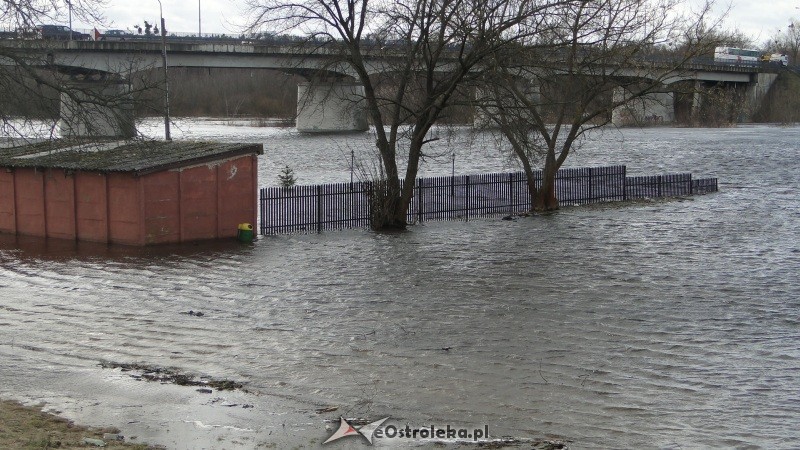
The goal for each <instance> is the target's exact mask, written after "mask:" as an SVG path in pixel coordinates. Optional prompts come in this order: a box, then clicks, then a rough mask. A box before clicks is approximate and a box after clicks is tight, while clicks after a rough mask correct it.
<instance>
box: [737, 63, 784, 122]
mask: <svg viewBox="0 0 800 450" xmlns="http://www.w3.org/2000/svg"><path fill="white" fill-rule="evenodd" d="M777 79H778V74H777V73H763V72H762V73H757V74H753V76H752V81H750V83H749V84H748V85H747V107H746V108H745V111H744V115H743V117H741V118H740V119H741V121H742V122H750V121H752V120H753V116H754V115H755V113H756V111H758V109H759V108H760V107H761V104H762V103H763V102H764V99H765V98H766V96H767V94H768V93H769V90H770V88H771V87H772V85H773V84H774V83H775V80H777Z"/></svg>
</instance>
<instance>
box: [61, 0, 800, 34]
mask: <svg viewBox="0 0 800 450" xmlns="http://www.w3.org/2000/svg"><path fill="white" fill-rule="evenodd" d="M689 1H691V2H693V3H697V2H700V1H701V0H689ZM161 2H162V4H163V7H164V18H165V20H166V23H167V29H168V30H170V31H185V32H196V31H197V29H198V6H199V10H200V13H201V19H202V31H203V32H204V33H206V32H210V33H237V32H238V31H239V28H238V26H237V25H241V24H242V23H243V16H242V10H243V2H242V1H241V0H199V1H198V0H161ZM728 6H730V13H729V16H728V18H727V20H726V22H725V24H726V28H728V29H734V28H736V29H739V30H741V31H743V32H745V33H746V34H748V35H749V36H751V37H752V38H753V40H754V41H755V42H756V43H757V44H760V43H762V42H764V41H766V40H767V39H769V38H770V37H772V36H774V35H775V33H776V31H777V30H778V29H781V30H785V29H786V26H787V25H788V24H789V21H790V20H791V19H793V18H797V17H800V10H798V9H797V7H800V0H770V1H768V2H765V1H763V0H731V1H730V2H729V3H728V2H725V1H724V0H723V1H720V2H719V4H718V5H717V6H716V7H715V12H716V13H718V14H721V13H722V12H723V11H724V10H725V9H726V8H727V7H728ZM105 15H106V17H107V18H108V19H109V20H110V21H112V22H113V25H112V26H111V27H109V28H122V29H126V28H132V27H133V25H142V23H143V21H144V20H147V21H148V22H150V23H158V18H159V9H158V0H109V4H108V8H107V9H106V11H105ZM91 26H92V25H91V24H84V23H75V24H74V27H75V28H91Z"/></svg>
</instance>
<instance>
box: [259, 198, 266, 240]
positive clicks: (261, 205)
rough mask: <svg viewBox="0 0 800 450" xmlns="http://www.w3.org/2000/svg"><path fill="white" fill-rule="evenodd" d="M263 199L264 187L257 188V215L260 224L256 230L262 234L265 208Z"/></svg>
mask: <svg viewBox="0 0 800 450" xmlns="http://www.w3.org/2000/svg"><path fill="white" fill-rule="evenodd" d="M265 203H266V202H265V201H264V188H261V189H259V190H258V215H259V216H260V217H261V224H259V227H258V232H259V233H260V234H261V235H262V236H263V235H264V234H266V233H264V223H265V221H264V212H265V211H264V210H265V209H266V208H265V206H266V204H265Z"/></svg>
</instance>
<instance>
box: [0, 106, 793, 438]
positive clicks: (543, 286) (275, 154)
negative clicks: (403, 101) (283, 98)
mask: <svg viewBox="0 0 800 450" xmlns="http://www.w3.org/2000/svg"><path fill="white" fill-rule="evenodd" d="M157 124H158V121H157V120H155V121H153V122H152V123H148V124H145V125H146V126H149V127H150V130H151V132H152V133H153V134H157V132H158V129H157ZM224 125H225V124H224V123H221V122H214V121H184V122H181V123H179V126H178V127H177V128H178V130H177V131H175V130H173V136H178V137H179V138H184V139H185V138H192V139H194V138H213V139H219V140H225V141H241V142H263V143H264V144H265V155H264V156H263V157H262V160H261V163H260V164H261V167H260V177H261V180H260V183H261V184H262V185H274V184H277V175H278V173H279V170H280V169H281V168H283V167H285V166H286V165H288V166H290V167H291V168H292V169H293V170H294V172H295V175H296V177H297V178H298V182H299V183H314V182H329V181H349V177H350V163H351V152H352V154H353V155H354V156H355V158H356V160H357V161H360V162H361V164H360V165H361V166H364V165H368V164H367V162H368V161H370V158H369V157H368V155H369V153H370V144H369V143H370V142H371V137H370V136H369V135H368V134H365V135H363V136H361V135H359V136H306V135H296V134H295V133H293V132H292V131H291V130H290V129H278V128H252V127H248V126H238V127H230V126H224ZM441 133H442V139H441V140H440V141H438V142H437V143H436V146H437V147H436V148H435V151H432V152H431V158H430V159H429V160H427V161H426V162H425V163H424V165H423V174H424V175H434V174H449V173H450V171H451V170H453V166H455V171H456V172H457V173H479V172H487V171H505V170H511V169H514V170H516V169H515V168H514V167H513V166H512V164H511V163H510V162H509V161H508V160H507V159H506V158H504V157H502V156H501V155H499V154H498V152H497V151H496V150H493V149H489V148H488V146H489V145H490V142H488V141H487V139H486V138H475V137H471V136H470V135H469V133H468V132H467V131H466V130H456V131H446V130H442V131H441ZM454 154H455V157H454V156H453V155H454ZM606 164H626V165H627V166H628V174H629V175H645V174H657V173H666V172H692V173H693V174H694V175H695V176H702V177H706V176H714V177H718V178H719V179H720V192H719V193H717V194H712V195H707V196H699V197H693V198H689V199H678V200H668V201H654V202H637V203H628V204H607V205H597V206H585V207H575V208H565V209H562V210H561V211H560V212H558V213H557V214H553V215H549V216H536V217H529V218H521V219H519V220H516V221H502V220H499V218H486V219H478V220H474V221H470V222H439V223H427V224H425V225H424V226H416V227H412V228H411V229H410V230H409V231H408V232H404V233H395V234H382V233H373V232H369V231H345V232H328V233H324V234H321V235H296V236H278V237H266V238H261V239H259V240H258V241H257V242H256V243H255V244H253V245H252V246H251V245H240V244H238V243H235V242H231V243H228V242H225V243H216V244H199V245H185V246H177V247H176V246H172V247H158V248H148V249H130V248H125V247H116V246H113V247H107V246H98V245H90V244H74V243H67V242H59V241H54V240H50V241H45V240H41V239H29V238H20V239H16V238H13V237H9V236H4V237H0V361H2V364H0V396H2V397H6V398H16V399H20V400H23V401H26V402H29V403H32V402H46V404H47V405H48V406H49V408H50V409H51V410H57V411H59V412H61V413H62V414H64V415H65V416H67V417H70V418H74V419H78V420H80V421H81V422H84V423H88V424H97V425H116V426H118V427H120V428H121V429H122V430H123V432H133V433H135V434H136V433H138V434H139V435H140V438H142V439H145V438H146V439H148V440H150V441H151V442H152V443H163V444H165V445H168V446H169V447H170V448H172V447H174V448H201V447H202V448H250V447H256V446H257V445H259V444H268V443H271V442H280V443H281V445H280V446H282V444H283V443H285V444H289V443H291V444H301V443H311V444H314V443H319V442H321V440H324V439H325V438H327V437H328V436H329V435H330V433H331V431H326V429H325V424H324V419H326V418H332V417H334V418H335V417H338V416H339V415H344V416H346V417H364V418H367V419H370V420H377V419H380V418H383V417H386V416H390V417H391V418H392V420H394V421H395V422H396V423H398V424H407V423H409V424H412V425H418V426H425V425H437V426H444V425H447V424H450V425H453V426H465V427H469V428H481V427H483V426H484V425H487V426H488V428H489V431H490V434H491V435H492V436H495V437H498V436H503V435H507V436H514V437H517V438H533V439H538V438H551V439H562V440H569V441H571V442H570V445H571V447H572V448H598V447H602V448H607V447H619V448H631V447H640V448H652V447H657V448H697V447H706V446H707V447H746V446H750V445H754V446H761V447H769V448H790V447H794V446H796V445H797V443H798V442H800V431H798V430H800V429H798V427H797V424H798V423H800V287H799V286H798V279H799V278H798V274H800V238H799V236H800V189H799V188H800V128H796V127H790V128H785V127H772V126H742V127H738V128H730V129H672V128H663V129H662V128H658V129H646V130H636V129H624V130H613V131H611V130H607V131H605V132H603V133H601V134H595V135H593V136H592V137H591V139H589V140H588V141H587V142H585V143H584V145H583V147H582V148H581V149H580V150H579V151H578V152H577V153H576V154H575V155H574V158H572V159H571V160H570V163H569V165H571V166H589V165H606ZM356 176H358V175H357V174H356ZM188 311H193V312H196V311H200V312H202V313H203V315H202V316H197V315H194V314H192V315H189V314H187V312H188ZM100 361H113V362H117V363H139V364H148V365H156V366H171V367H176V368H179V369H180V370H182V371H186V372H188V373H193V374H199V375H208V376H213V377H217V378H229V379H234V380H237V381H243V382H245V383H246V386H247V388H248V389H249V390H250V391H251V392H252V393H253V395H252V396H251V397H247V398H245V397H244V396H245V394H241V393H240V394H235V393H234V394H227V395H229V396H230V397H224V398H223V399H222V400H219V397H214V394H212V395H211V396H208V395H207V396H206V397H203V395H205V394H200V393H196V392H195V390H194V389H192V388H186V387H178V386H163V387H161V386H157V385H156V384H154V383H146V382H144V381H136V380H132V379H130V377H128V376H127V375H126V374H124V373H123V372H121V371H119V369H103V368H101V367H100V366H99V365H98V363H99V362H100ZM237 395H238V396H239V397H237ZM248 398H249V399H248ZM224 402H229V403H228V405H227V406H228V407H219V408H217V409H214V408H213V407H214V405H219V404H222V403H224ZM237 402H250V403H249V404H248V405H246V406H248V407H246V408H243V407H240V406H241V405H240V404H239V403H237ZM250 406H252V407H250ZM328 406H334V407H337V408H338V409H337V410H336V411H335V412H333V413H331V414H327V415H326V414H317V413H316V412H314V410H315V409H317V408H323V407H328ZM203 408H205V409H203ZM206 410H214V412H213V413H208V414H206V413H205V412H203V411H206ZM202 414H206V415H203V416H202V418H199V417H197V415H202ZM334 428H335V427H334ZM209 429H216V430H217V434H213V435H209V434H208V433H207V430H209ZM287 429H290V430H292V431H291V432H287V431H286V430H287ZM131 430H132V431H131ZM204 433H205V434H204ZM224 433H227V434H224ZM273 433H274V434H273ZM279 433H283V434H281V435H280V438H278V437H277V436H278V434H279ZM176 436H177V437H176ZM209 436H214V437H216V439H215V440H210V439H209ZM348 439H352V438H348ZM356 442H357V441H355V440H352V441H349V442H348V443H349V444H350V445H352V444H354V443H356Z"/></svg>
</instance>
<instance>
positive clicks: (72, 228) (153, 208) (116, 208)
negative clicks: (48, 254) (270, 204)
mask: <svg viewBox="0 0 800 450" xmlns="http://www.w3.org/2000/svg"><path fill="white" fill-rule="evenodd" d="M257 162H258V159H257V157H256V156H255V155H246V156H241V157H238V158H234V159H231V160H227V161H222V162H217V163H212V164H203V165H198V166H194V167H187V168H184V169H176V170H171V171H165V172H157V173H153V174H149V175H144V176H142V177H136V176H134V175H133V174H129V173H108V174H101V173H93V172H80V171H78V172H75V173H74V174H72V173H69V174H67V173H65V172H64V171H63V170H60V169H59V170H47V171H46V172H45V173H42V172H41V171H37V170H33V169H15V170H13V171H6V170H5V169H4V168H0V232H6V233H18V234H27V235H33V236H42V237H45V236H47V237H53V238H61V239H78V240H82V241H93V242H112V243H119V244H128V245H147V244H160V243H170V242H187V241H195V240H203V239H216V238H233V237H235V236H236V234H237V232H238V225H239V224H240V223H251V224H253V226H255V224H256V223H255V221H256V215H257V209H258V206H257V195H256V192H257Z"/></svg>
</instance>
